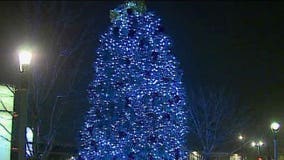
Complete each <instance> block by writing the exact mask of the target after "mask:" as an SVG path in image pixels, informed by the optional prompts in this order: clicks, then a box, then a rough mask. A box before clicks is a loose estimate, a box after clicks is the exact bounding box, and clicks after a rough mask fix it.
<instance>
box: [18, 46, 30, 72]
mask: <svg viewBox="0 0 284 160" xmlns="http://www.w3.org/2000/svg"><path fill="white" fill-rule="evenodd" d="M31 60H32V53H31V52H30V51H27V50H21V51H19V62H20V72H24V71H25V70H26V68H27V67H28V66H29V65H30V63H31Z"/></svg>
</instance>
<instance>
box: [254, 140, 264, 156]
mask: <svg viewBox="0 0 284 160" xmlns="http://www.w3.org/2000/svg"><path fill="white" fill-rule="evenodd" d="M263 145H264V143H263V142H262V141H261V140H259V141H257V142H255V141H252V142H251V146H252V147H256V148H257V155H258V156H260V155H261V154H260V148H261V147H262V146H263Z"/></svg>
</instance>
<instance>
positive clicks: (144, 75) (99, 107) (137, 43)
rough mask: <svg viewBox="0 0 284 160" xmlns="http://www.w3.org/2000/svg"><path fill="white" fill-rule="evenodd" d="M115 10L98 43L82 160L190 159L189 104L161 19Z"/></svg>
mask: <svg viewBox="0 0 284 160" xmlns="http://www.w3.org/2000/svg"><path fill="white" fill-rule="evenodd" d="M133 6H135V3H133V2H128V3H126V4H123V5H121V6H119V7H117V8H116V9H115V10H114V11H115V15H116V16H115V17H114V18H113V19H112V25H111V26H110V27H109V29H108V31H107V32H106V33H105V34H103V35H102V36H101V38H100V46H99V48H98V50H97V59H96V61H95V62H94V70H95V77H94V80H93V81H92V82H91V83H90V85H89V89H88V93H89V101H90V103H91V105H92V107H91V108H90V110H89V111H88V113H87V115H86V120H85V123H84V126H83V128H82V130H81V132H80V141H81V142H80V143H81V147H80V151H79V157H78V159H84V160H93V159H100V160H101V159H106V160H108V159H111V160H113V159H117V160H120V159H127V160H129V159H133V160H134V159H136V160H140V159H149V160H150V159H156V160H161V159H167V160H173V159H186V157H187V152H186V151H185V148H184V143H185V135H186V133H187V132H188V127H187V126H186V122H187V118H186V109H185V108H186V101H185V91H184V87H183V84H182V81H181V80H182V75H181V72H180V71H179V69H178V65H179V63H178V62H177V60H176V58H175V57H174V56H173V55H172V51H171V47H172V42H171V40H170V38H169V37H168V36H166V35H165V34H164V33H163V29H162V26H161V19H160V18H157V17H156V16H155V15H154V14H153V13H151V12H139V10H135V9H133Z"/></svg>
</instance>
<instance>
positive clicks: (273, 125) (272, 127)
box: [270, 122, 280, 133]
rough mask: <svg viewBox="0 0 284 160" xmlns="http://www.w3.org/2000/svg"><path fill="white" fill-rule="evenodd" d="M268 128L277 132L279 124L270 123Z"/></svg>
mask: <svg viewBox="0 0 284 160" xmlns="http://www.w3.org/2000/svg"><path fill="white" fill-rule="evenodd" d="M270 128H271V130H272V131H273V132H274V133H277V132H278V131H279V129H280V124H279V123H277V122H273V123H271V125H270Z"/></svg>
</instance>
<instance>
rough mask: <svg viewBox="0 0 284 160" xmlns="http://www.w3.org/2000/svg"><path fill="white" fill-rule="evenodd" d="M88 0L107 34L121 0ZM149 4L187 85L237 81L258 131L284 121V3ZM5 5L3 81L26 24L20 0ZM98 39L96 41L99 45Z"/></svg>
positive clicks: (1, 20)
mask: <svg viewBox="0 0 284 160" xmlns="http://www.w3.org/2000/svg"><path fill="white" fill-rule="evenodd" d="M121 2H123V1H121ZM14 3H16V2H14ZM88 3H89V8H90V9H91V11H90V15H93V16H94V18H95V20H96V21H97V26H96V28H94V29H95V30H97V31H96V32H97V33H98V34H101V33H103V32H104V31H106V28H107V27H108V26H109V24H110V22H109V15H108V14H109V10H110V9H113V8H115V7H116V6H117V5H119V4H120V2H119V1H118V2H115V1H111V2H103V1H89V2H88ZM146 4H147V8H148V10H149V11H154V12H155V13H156V14H157V15H158V16H160V17H161V18H162V22H163V24H164V27H165V32H166V34H167V35H169V36H170V37H172V39H173V41H174V54H175V55H176V56H177V58H178V59H179V60H180V62H181V67H182V69H183V71H184V82H185V84H186V86H187V88H189V86H190V85H197V84H199V83H204V84H214V85H216V84H217V85H226V86H229V87H232V88H233V89H234V90H236V91H237V92H238V94H240V96H241V97H242V99H243V101H244V102H245V103H246V104H247V105H249V106H251V107H252V108H254V109H255V110H256V113H257V114H256V115H257V117H259V120H260V124H262V125H261V126H260V128H253V129H255V130H258V131H257V132H260V131H263V130H268V129H269V123H270V122H271V121H272V120H274V119H275V120H280V121H282V122H284V118H283V117H284V112H283V111H284V109H282V108H283V106H284V97H283V96H284V83H283V82H284V63H283V60H284V45H283V40H282V38H283V37H284V32H283V28H284V22H283V7H284V3H282V2H266V1H259V2H256V1H250V2H227V1H207V2H206V1H200V2H198V1H187V2H182V1H155V2H148V1H146ZM0 7H1V10H0V13H1V14H0V35H1V39H0V63H1V64H0V67H1V68H0V74H1V76H0V78H1V79H0V81H6V78H5V76H3V75H4V74H8V75H10V74H11V72H14V71H16V69H17V68H16V69H14V68H15V66H16V65H15V64H16V60H15V54H14V50H15V48H16V45H17V44H18V42H19V40H18V39H17V36H20V35H22V34H21V33H20V32H21V31H22V29H21V25H20V24H19V22H18V21H17V18H15V15H16V14H17V8H15V5H13V4H11V3H10V4H8V3H6V2H1V3H0ZM92 8H93V9H92ZM281 15H282V16H281ZM98 36H99V35H98ZM97 45H98V44H94V49H95V48H96V47H97ZM89 54H95V53H89ZM86 61H88V60H86ZM87 67H88V66H87ZM89 67H92V66H89ZM257 117H254V118H257ZM261 119H262V120H261Z"/></svg>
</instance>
